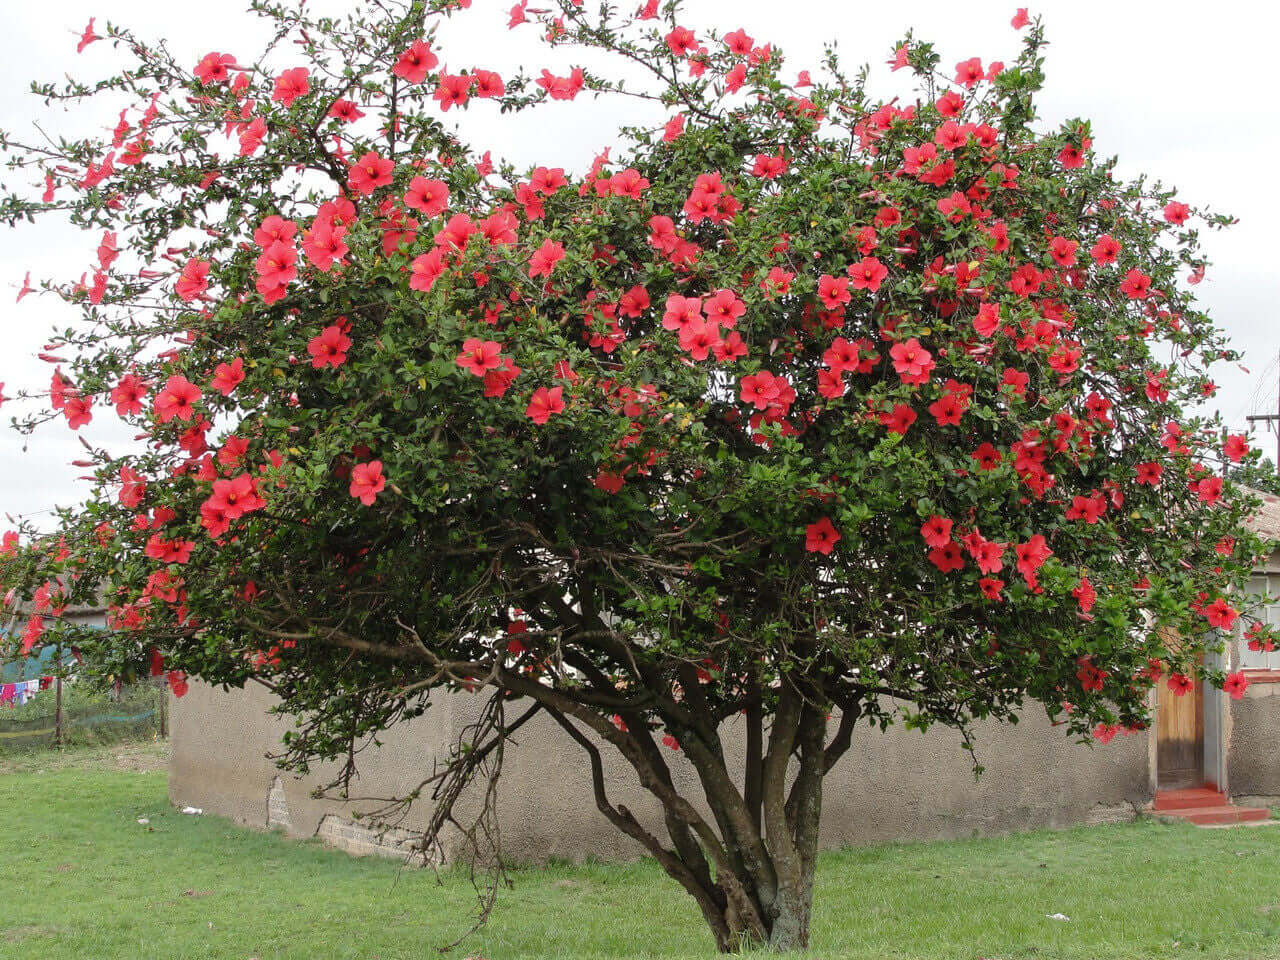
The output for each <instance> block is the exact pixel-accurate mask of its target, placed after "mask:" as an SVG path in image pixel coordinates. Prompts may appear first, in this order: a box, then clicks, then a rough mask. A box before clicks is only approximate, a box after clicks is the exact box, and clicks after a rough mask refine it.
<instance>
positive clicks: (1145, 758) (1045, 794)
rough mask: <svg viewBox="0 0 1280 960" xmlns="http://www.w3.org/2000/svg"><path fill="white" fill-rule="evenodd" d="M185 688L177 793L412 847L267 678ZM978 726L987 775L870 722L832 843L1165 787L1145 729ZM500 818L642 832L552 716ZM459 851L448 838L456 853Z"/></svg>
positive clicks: (404, 784) (526, 754) (431, 725)
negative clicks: (298, 722)
mask: <svg viewBox="0 0 1280 960" xmlns="http://www.w3.org/2000/svg"><path fill="white" fill-rule="evenodd" d="M171 702H172V704H173V709H172V719H171V724H172V756H173V759H172V765H171V769H170V780H169V792H170V797H171V799H172V800H173V801H174V802H175V803H178V804H184V805H186V804H190V805H192V806H197V807H202V808H203V809H204V810H205V811H206V812H209V813H214V814H218V815H221V816H226V817H230V818H231V819H233V820H235V821H237V822H239V823H242V824H246V825H248V826H252V827H257V828H266V827H268V826H276V827H279V828H282V829H285V830H287V832H288V833H290V834H291V835H294V836H300V837H309V836H316V835H319V836H322V837H324V838H325V839H326V840H327V841H328V842H331V843H335V844H336V845H338V846H341V847H344V848H345V849H348V850H351V851H352V852H356V853H369V852H402V851H403V850H404V849H405V836H404V835H402V834H400V835H393V836H391V837H389V838H383V839H382V840H379V838H377V837H375V836H373V835H371V834H369V833H368V832H367V831H365V830H363V828H360V827H355V826H353V825H352V823H351V821H352V814H353V812H354V811H358V810H362V809H369V808H370V807H371V804H369V803H349V804H343V803H338V802H335V801H324V800H316V799H313V798H312V797H311V796H310V792H311V790H312V788H313V787H314V786H315V785H316V784H318V783H320V782H321V777H322V775H323V771H321V772H317V773H313V775H312V776H311V777H309V778H308V779H307V780H301V781H300V780H298V779H295V778H294V777H293V776H291V775H290V774H287V773H281V772H280V771H279V770H277V769H276V767H275V766H274V764H273V763H272V762H271V761H269V760H267V759H265V756H264V755H265V754H266V753H267V752H269V751H273V750H275V749H277V748H278V745H279V738H280V735H281V734H282V733H283V732H284V730H286V729H288V725H289V721H288V720H285V719H281V718H275V717H271V716H269V715H268V714H267V709H268V708H269V707H270V705H271V699H270V697H269V696H268V695H267V694H266V693H265V692H263V691H261V689H259V688H256V687H255V688H250V689H248V690H245V691H235V690H233V691H230V692H227V693H224V692H222V691H220V690H218V689H215V688H211V687H208V686H206V685H203V684H200V683H193V684H192V685H191V690H190V692H189V693H188V694H187V696H185V697H183V698H182V699H181V700H173V701H171ZM477 703H478V701H477V700H476V699H475V698H464V697H452V698H443V699H442V700H441V701H440V702H439V703H438V704H435V705H433V707H432V709H431V710H429V711H427V715H426V716H425V717H422V718H420V719H419V720H416V721H413V722H411V723H406V724H404V725H402V726H401V727H398V728H396V729H393V730H391V731H388V732H387V733H386V735H385V736H383V737H382V740H383V746H381V747H380V748H376V749H374V748H371V749H369V750H367V751H365V752H364V753H363V754H361V756H360V758H359V760H358V769H359V771H360V778H361V779H360V781H359V782H358V784H357V785H356V787H355V788H354V789H353V793H355V792H357V791H359V792H363V793H364V794H366V795H373V796H383V797H385V796H390V795H395V794H397V793H403V792H406V791H408V790H410V789H412V787H413V786H414V785H416V784H417V783H418V782H419V781H420V780H421V779H422V777H423V776H424V775H425V774H426V773H427V772H429V771H430V769H431V763H432V760H433V759H434V758H435V757H438V756H443V755H444V754H445V752H446V748H447V744H448V743H449V742H450V741H451V739H452V737H453V736H456V732H457V731H458V730H460V729H461V727H462V725H463V724H464V723H465V722H466V720H467V718H468V716H470V715H472V714H473V711H474V709H475V707H476V705H477ZM1276 703H1277V705H1280V700H1277V701H1276ZM976 733H977V736H976V739H977V757H978V761H979V762H980V763H982V764H983V765H984V766H985V767H986V771H985V773H984V774H983V775H982V777H981V778H980V779H978V780H976V781H975V779H974V776H973V770H972V765H971V763H970V760H969V755H968V754H967V753H966V752H965V751H963V750H962V749H961V746H960V739H959V737H958V736H957V735H956V734H955V733H954V732H953V731H950V730H945V729H942V728H934V729H931V730H930V731H928V732H927V733H920V732H918V731H909V730H906V729H904V728H902V727H901V726H898V727H893V728H890V730H889V731H888V732H885V733H881V732H880V731H878V730H874V729H871V728H861V730H860V732H859V734H858V736H857V738H856V740H855V746H854V748H853V749H852V750H851V751H850V752H849V754H847V755H846V757H845V758H844V759H843V760H842V761H841V762H840V764H839V765H838V766H837V767H836V768H835V769H834V770H833V771H832V773H831V775H830V776H829V777H828V778H827V782H826V790H825V796H824V807H823V810H824V816H823V833H822V842H823V844H824V845H825V846H828V847H833V846H845V845H853V844H864V843H873V842H882V841H889V840H899V839H928V838H934V837H953V836H962V835H969V834H973V833H980V834H990V833H1000V832H1004V831H1009V830H1019V829H1027V828H1033V827H1044V826H1051V827H1061V826H1066V825H1068V824H1072V823H1078V822H1089V821H1099V820H1110V819H1118V818H1124V817H1129V816H1132V815H1133V814H1134V812H1135V811H1136V810H1137V809H1140V808H1141V807H1142V806H1143V805H1145V804H1146V803H1147V801H1149V800H1150V798H1151V789H1150V767H1149V749H1148V739H1149V738H1148V736H1147V735H1135V736H1132V737H1118V738H1116V740H1114V741H1113V742H1112V743H1110V744H1108V745H1107V746H1098V747H1093V748H1090V747H1086V746H1080V745H1078V744H1075V743H1072V742H1071V741H1070V740H1068V739H1067V738H1066V737H1065V736H1064V735H1063V734H1062V732H1061V731H1060V730H1058V729H1055V728H1053V727H1051V726H1050V725H1049V724H1048V722H1047V721H1046V720H1044V719H1043V716H1042V715H1040V716H1037V715H1036V714H1035V713H1034V712H1029V713H1028V715H1027V717H1026V718H1025V719H1024V720H1023V722H1021V723H1019V724H1016V725H997V724H980V725H979V726H978V728H977V731H976ZM725 739H726V743H727V744H730V745H732V744H734V743H740V742H741V739H742V738H741V737H738V736H735V735H734V731H733V729H732V728H730V729H728V730H727V731H726V734H725ZM729 749H730V752H731V753H734V752H737V751H735V750H734V748H733V747H732V746H730V747H729ZM605 756H606V758H607V759H608V761H609V762H608V765H607V768H606V776H607V786H608V791H609V795H610V798H611V799H612V800H613V801H614V802H615V803H624V804H626V805H627V806H628V807H629V808H630V809H631V810H632V811H633V812H634V813H636V815H637V816H638V817H640V818H641V820H642V821H644V822H646V823H647V824H649V825H651V826H652V827H653V828H654V829H655V830H658V832H659V833H661V830H660V824H661V817H660V812H659V808H658V806H657V804H656V802H653V801H652V800H651V798H650V797H649V795H648V794H647V793H645V792H644V791H643V790H642V789H641V788H640V787H639V785H638V784H637V782H636V778H635V775H634V773H632V772H631V770H630V768H629V767H628V766H627V765H626V764H625V763H624V762H622V761H615V760H613V758H612V757H611V756H610V752H609V749H608V748H606V750H605ZM672 762H673V766H674V769H673V774H674V775H675V777H676V780H677V783H678V785H680V786H681V788H682V792H685V793H686V795H689V796H692V795H696V794H697V787H696V777H695V776H694V774H693V771H692V768H691V767H689V766H688V765H687V764H686V763H683V762H682V761H681V758H680V757H678V756H673V758H672ZM1278 792H1280V791H1278ZM425 813H426V811H425V810H419V811H417V813H416V814H413V815H411V816H410V818H409V820H408V821H407V822H406V823H405V824H404V825H405V826H407V827H410V828H412V827H413V826H416V825H418V824H420V823H421V822H422V819H423V818H424V816H425ZM499 821H500V826H501V829H502V834H503V840H504V846H505V848H506V850H507V853H508V855H509V856H511V857H513V858H514V859H516V860H523V861H535V862H536V861H542V860H546V859H550V858H560V859H566V860H574V861H581V860H583V859H586V858H589V857H599V858H606V859H620V858H630V857H635V856H638V855H640V854H641V849H640V847H639V845H638V844H636V843H635V842H634V841H632V840H630V839H629V838H628V837H626V836H624V835H623V834H621V833H619V832H618V831H617V830H616V829H614V827H613V826H612V825H611V824H609V822H608V821H607V820H605V818H604V817H603V816H602V815H601V814H600V813H599V811H597V810H596V808H595V804H594V801H593V799H592V794H591V787H590V783H589V774H588V768H587V763H586V760H585V756H584V754H583V753H582V751H581V750H580V748H578V747H577V746H576V745H575V744H573V743H572V742H571V741H569V740H568V738H567V737H566V736H565V735H564V733H563V732H562V731H561V730H560V729H559V727H557V726H555V725H554V724H553V723H551V722H550V721H545V720H541V719H539V720H535V721H531V722H530V723H529V724H527V725H526V726H525V727H524V728H522V729H521V730H520V731H519V733H518V734H517V735H516V742H515V744H514V745H512V746H510V747H509V748H508V751H507V757H506V763H505V766H504V768H503V774H502V779H501V786H500V788H499ZM453 852H454V850H453V849H452V848H451V847H447V849H446V855H447V856H449V855H452V853H453Z"/></svg>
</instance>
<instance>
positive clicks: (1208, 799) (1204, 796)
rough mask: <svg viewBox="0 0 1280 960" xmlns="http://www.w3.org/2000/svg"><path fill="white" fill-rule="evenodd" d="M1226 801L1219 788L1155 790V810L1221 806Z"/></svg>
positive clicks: (1224, 804) (1225, 803)
mask: <svg viewBox="0 0 1280 960" xmlns="http://www.w3.org/2000/svg"><path fill="white" fill-rule="evenodd" d="M1227 803H1228V800H1227V797H1226V795H1225V794H1224V793H1222V792H1221V791H1219V790H1214V789H1212V788H1209V787H1193V788H1190V789H1187V790H1157V791H1156V802H1155V809H1156V810H1190V809H1194V808H1197V807H1221V806H1226V805H1227Z"/></svg>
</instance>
